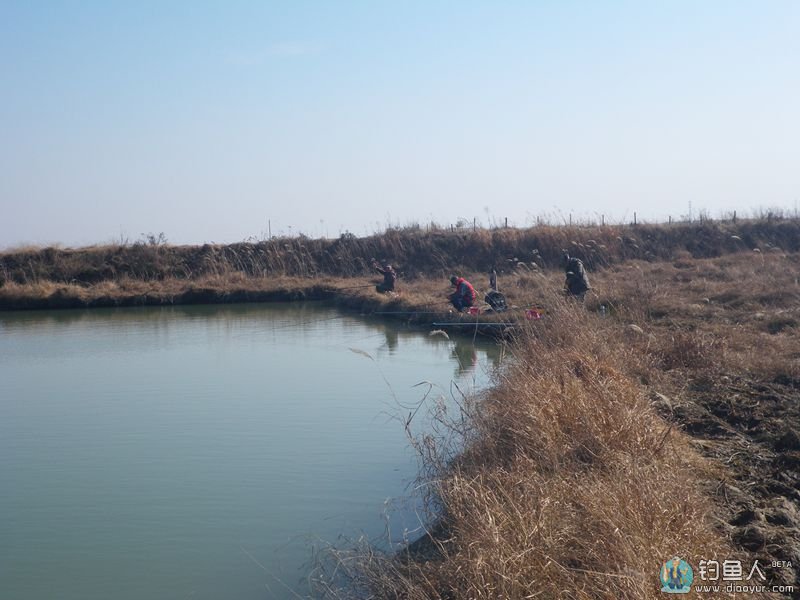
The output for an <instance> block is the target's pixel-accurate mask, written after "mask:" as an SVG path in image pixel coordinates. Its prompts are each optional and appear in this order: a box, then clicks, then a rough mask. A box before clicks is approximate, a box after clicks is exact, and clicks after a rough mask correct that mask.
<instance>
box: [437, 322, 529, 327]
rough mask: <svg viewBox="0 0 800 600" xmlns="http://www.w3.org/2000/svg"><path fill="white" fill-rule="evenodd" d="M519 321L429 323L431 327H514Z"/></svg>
mask: <svg viewBox="0 0 800 600" xmlns="http://www.w3.org/2000/svg"><path fill="white" fill-rule="evenodd" d="M518 324H519V323H494V322H489V321H483V322H480V321H473V322H472V323H469V322H451V323H431V326H432V327H514V326H515V325H518Z"/></svg>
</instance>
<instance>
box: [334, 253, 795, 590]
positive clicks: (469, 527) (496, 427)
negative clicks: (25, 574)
mask: <svg viewBox="0 0 800 600" xmlns="http://www.w3.org/2000/svg"><path fill="white" fill-rule="evenodd" d="M798 276H800V258H799V257H798V255H797V254H794V255H778V254H771V255H768V256H763V255H759V254H753V253H749V254H740V255H733V256H724V257H720V258H716V259H702V260H696V259H691V258H690V257H683V258H679V259H677V260H674V261H672V262H666V263H648V262H642V261H632V262H628V263H624V264H620V265H616V266H613V267H610V268H608V269H606V270H604V271H603V272H600V273H596V274H595V277H594V279H593V283H594V284H595V287H596V292H597V296H595V297H593V298H591V299H590V300H589V301H588V302H587V304H586V306H584V307H580V306H575V305H573V304H570V303H566V302H564V300H563V299H561V298H559V297H558V296H557V295H556V294H555V292H554V291H553V290H552V283H554V282H553V281H551V280H549V279H548V278H547V276H546V275H542V274H536V275H531V274H528V275H525V276H522V275H518V276H517V279H516V280H514V281H507V287H506V288H505V289H507V290H510V291H512V292H515V291H516V289H517V288H518V287H520V289H521V287H522V286H524V288H525V289H526V290H528V291H529V292H530V290H535V291H536V295H538V296H539V297H540V299H541V300H542V303H543V304H544V305H545V306H546V307H547V313H546V315H547V318H546V319H543V320H542V321H539V322H535V323H526V325H525V327H526V329H525V330H524V331H522V332H520V333H519V337H518V339H517V343H515V344H513V345H512V352H513V353H514V354H515V359H514V360H513V361H512V362H511V364H510V366H508V368H507V369H506V370H504V371H503V372H502V373H500V374H499V375H498V377H497V380H496V382H495V385H494V387H493V388H492V389H491V390H490V391H489V392H488V394H486V395H485V397H482V398H477V399H470V400H469V401H467V402H465V403H464V404H463V407H462V412H461V414H459V415H456V416H455V417H453V416H452V415H450V416H449V417H447V416H444V415H443V416H442V417H441V420H440V427H439V428H438V429H439V431H442V432H444V433H443V434H442V435H439V436H428V437H425V438H423V439H420V440H417V448H418V450H419V452H420V457H421V462H422V465H423V469H422V474H421V477H420V481H419V482H418V484H419V487H420V488H421V489H424V490H427V492H428V498H427V506H428V508H429V510H430V515H429V521H428V522H429V526H430V528H431V533H430V534H429V535H426V536H424V537H423V538H422V540H421V541H417V542H416V543H414V544H411V546H410V547H409V550H407V551H405V552H401V553H400V554H398V555H385V554H382V553H380V552H377V551H375V550H374V549H373V548H371V547H370V546H368V545H365V546H362V547H360V548H358V549H357V550H356V551H350V552H347V551H343V552H338V553H337V554H336V561H335V563H334V564H335V575H333V576H331V575H332V573H333V571H330V572H326V573H322V575H321V578H320V579H321V588H322V590H323V592H324V593H326V594H328V595H329V596H330V597H353V596H355V597H378V598H419V599H422V598H527V597H541V598H570V599H573V598H630V599H640V598H659V597H662V593H661V592H660V591H659V586H658V573H659V568H660V566H661V565H662V564H663V563H664V561H666V560H667V559H669V558H671V557H673V556H680V557H682V558H684V559H685V560H687V561H689V562H690V564H692V565H693V566H694V568H695V569H697V567H698V564H699V561H700V560H703V559H705V560H718V561H719V562H720V564H721V563H722V562H723V561H724V560H741V561H742V564H743V565H747V567H748V568H749V566H750V565H751V564H752V563H753V561H754V560H756V559H758V560H760V564H761V565H762V566H763V565H765V564H767V565H771V564H772V561H791V562H792V563H793V568H782V569H776V568H767V569H766V574H767V577H768V583H769V584H770V586H772V585H784V586H790V585H794V586H798V585H800V579H798V569H797V565H798V559H800V494H799V493H798V491H799V490H800V471H799V470H798V465H800V440H799V438H798V436H797V433H798V431H800V393H798V388H799V387H800V354H798V352H797V345H796V340H797V337H796V335H797V329H798V327H800V302H798V301H799V300H800V285H798ZM599 302H604V303H606V304H607V305H608V306H609V307H611V311H610V313H609V316H607V317H606V318H602V317H601V316H600V315H599V314H598V313H597V312H596V311H595V310H594V308H596V307H597V305H598V303H599ZM587 309H588V310H587ZM454 448H459V449H463V451H461V452H453V449H454ZM695 576H696V577H698V578H699V575H698V572H697V570H696V571H695ZM343 580H344V581H343ZM698 580H699V579H698ZM353 589H355V590H356V593H355V594H353V593H352V590H353ZM796 589H798V588H797V587H795V590H796ZM793 594H794V593H793V592H790V591H788V588H784V590H783V591H782V592H781V591H775V592H774V593H773V592H772V591H771V587H770V589H769V590H768V591H767V592H766V593H765V594H764V596H765V597H795V596H794V595H793ZM713 597H716V598H720V597H741V594H739V595H733V594H726V593H724V592H719V593H716V594H713ZM748 597H758V595H749V594H748Z"/></svg>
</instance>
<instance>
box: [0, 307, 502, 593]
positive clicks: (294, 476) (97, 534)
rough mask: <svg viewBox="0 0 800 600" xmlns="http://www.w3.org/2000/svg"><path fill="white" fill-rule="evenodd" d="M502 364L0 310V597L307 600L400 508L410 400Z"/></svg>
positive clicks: (130, 316) (232, 312) (357, 344)
mask: <svg viewBox="0 0 800 600" xmlns="http://www.w3.org/2000/svg"><path fill="white" fill-rule="evenodd" d="M498 360H499V350H498V348H496V347H495V346H494V345H492V344H483V345H480V344H479V345H474V344H473V342H472V340H470V339H465V340H452V339H450V340H448V339H446V338H444V337H442V336H429V335H427V334H426V333H424V332H422V333H421V332H419V331H412V330H408V329H404V328H402V327H400V326H398V325H396V324H392V323H387V322H384V321H379V320H372V319H366V318H360V317H357V316H353V315H346V314H343V313H341V312H338V311H336V310H334V309H332V308H328V307H325V306H320V305H315V304H310V303H309V304H291V305H290V304H278V305H273V304H271V305H231V306H188V307H169V308H136V309H113V310H105V309H95V310H90V311H54V312H19V313H0V515H2V518H0V598H3V599H5V600H20V599H25V600H28V599H30V600H33V599H36V600H39V599H48V598H54V599H56V598H57V599H62V600H66V599H75V600H78V599H80V600H92V599H98V600H99V599H103V600H107V599H111V598H113V599H115V600H124V599H137V600H141V599H143V598H148V599H159V598H164V599H167V598H169V599H174V598H192V599H219V598H229V599H242V600H246V599H255V598H259V599H263V598H293V597H296V594H298V593H299V594H301V595H305V594H307V593H308V584H307V582H306V578H307V575H308V573H309V571H310V569H311V566H312V563H313V553H312V548H313V547H315V546H321V545H325V544H326V543H329V542H333V543H341V539H340V538H339V536H340V535H341V536H345V537H350V538H355V537H357V536H359V535H362V534H363V535H367V536H369V537H371V538H379V537H380V536H381V534H382V533H383V532H385V531H386V527H387V526H386V523H387V521H386V518H385V513H386V511H387V507H391V506H393V502H392V499H395V498H402V497H404V496H407V495H408V493H409V488H410V484H411V482H412V481H413V479H414V477H415V475H416V472H417V462H416V458H415V456H414V453H413V451H412V449H411V447H410V446H409V443H408V440H407V438H406V435H405V432H404V427H403V423H402V418H403V417H404V416H405V415H407V414H408V409H407V408H404V407H408V406H413V405H414V404H415V403H417V402H419V401H420V400H421V399H422V397H423V396H424V395H425V392H426V391H427V390H428V387H429V386H427V385H423V386H418V387H414V386H415V384H418V383H420V382H422V381H427V382H430V383H432V384H434V386H435V387H434V388H433V393H432V394H431V398H433V397H444V398H447V397H449V396H450V395H451V394H452V393H453V392H452V390H453V389H454V384H456V385H458V386H459V388H461V389H467V390H474V389H478V388H481V387H482V386H485V385H486V383H487V381H488V378H489V373H490V372H491V371H492V369H493V366H494V365H496V363H497V361H498ZM429 401H430V400H429ZM417 427H418V429H417V432H419V428H420V427H421V428H424V427H425V424H424V421H422V420H419V422H417ZM411 504H413V502H412V503H411ZM389 515H390V518H389V521H388V522H389V530H390V535H391V536H392V537H393V538H395V539H397V538H401V537H402V534H403V531H405V530H413V529H414V528H415V527H417V526H418V525H419V523H418V519H417V517H416V516H415V514H414V511H413V510H411V508H410V507H409V506H408V503H406V504H405V507H404V505H403V503H398V504H397V508H395V509H393V510H390V511H389ZM412 537H413V536H412Z"/></svg>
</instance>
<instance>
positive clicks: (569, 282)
mask: <svg viewBox="0 0 800 600" xmlns="http://www.w3.org/2000/svg"><path fill="white" fill-rule="evenodd" d="M561 264H562V265H563V267H564V272H565V273H566V279H565V280H564V292H566V294H567V295H570V296H574V297H575V298H577V299H578V300H580V301H581V302H583V298H584V296H586V292H587V291H589V290H590V289H592V288H591V286H590V285H589V278H588V277H587V276H586V269H585V268H584V266H583V261H582V260H581V259H580V258H576V257H575V256H570V255H569V252H567V251H566V250H564V254H563V256H562V257H561Z"/></svg>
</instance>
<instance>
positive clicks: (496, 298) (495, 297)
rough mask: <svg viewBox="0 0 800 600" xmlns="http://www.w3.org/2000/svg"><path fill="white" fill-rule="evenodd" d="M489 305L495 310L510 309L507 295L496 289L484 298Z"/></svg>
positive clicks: (503, 310)
mask: <svg viewBox="0 0 800 600" xmlns="http://www.w3.org/2000/svg"><path fill="white" fill-rule="evenodd" d="M483 300H484V302H486V303H487V304H488V305H489V306H491V307H492V310H493V311H494V312H505V311H506V310H508V304H506V297H505V296H504V295H503V294H501V293H500V292H498V291H496V290H492V291H491V292H489V293H488V294H486V297H485V298H484V299H483Z"/></svg>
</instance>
